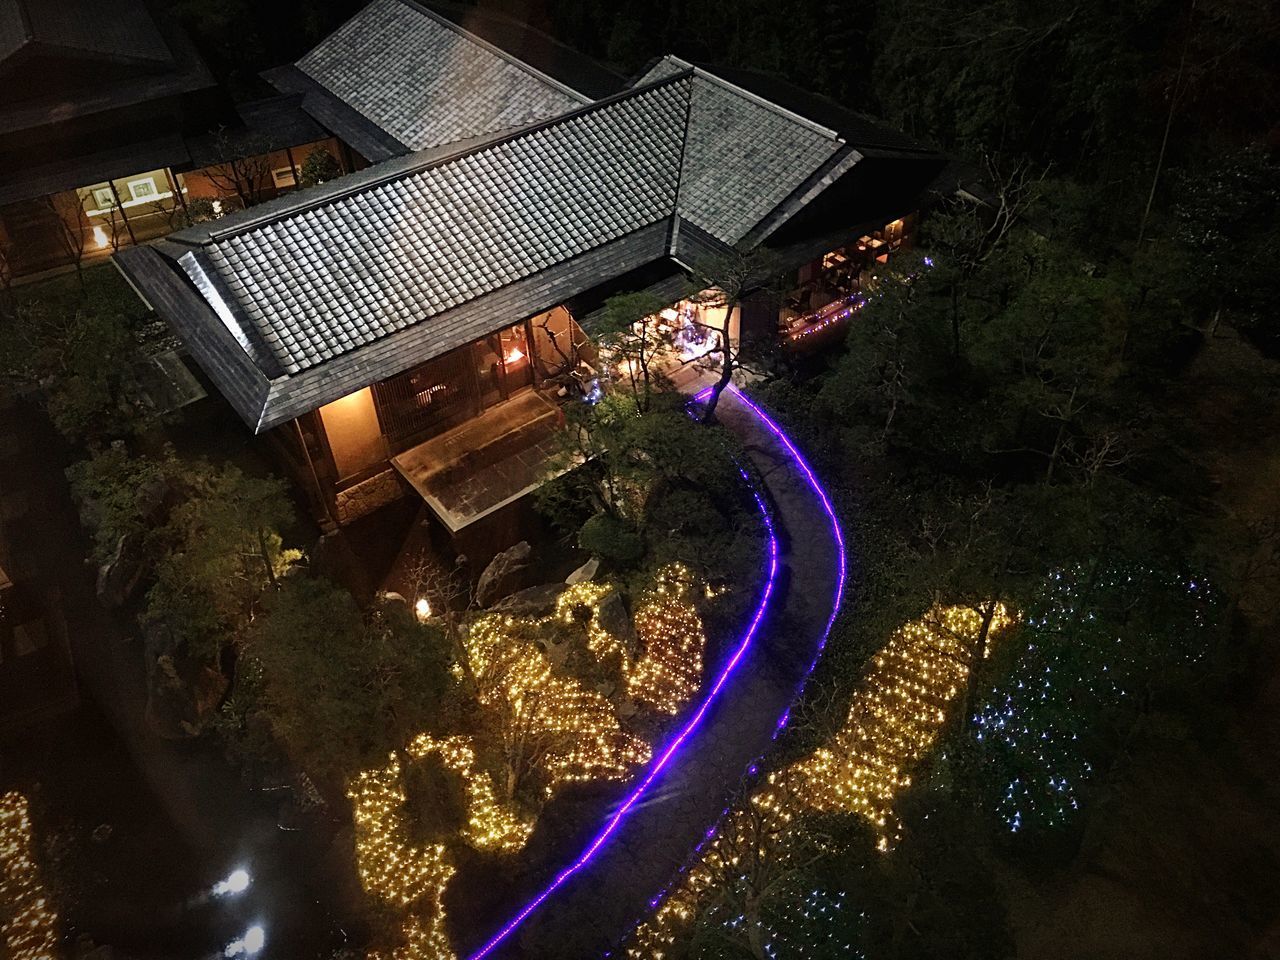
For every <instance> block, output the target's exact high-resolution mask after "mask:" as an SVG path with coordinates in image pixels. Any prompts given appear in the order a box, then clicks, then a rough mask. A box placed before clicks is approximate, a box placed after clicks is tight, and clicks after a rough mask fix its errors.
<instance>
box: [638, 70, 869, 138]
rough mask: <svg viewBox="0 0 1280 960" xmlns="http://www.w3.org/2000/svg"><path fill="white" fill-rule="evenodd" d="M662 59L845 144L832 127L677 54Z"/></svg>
mask: <svg viewBox="0 0 1280 960" xmlns="http://www.w3.org/2000/svg"><path fill="white" fill-rule="evenodd" d="M662 59H663V60H669V61H671V62H672V63H674V64H676V65H677V66H679V67H680V68H681V69H682V70H689V71H692V72H693V74H694V76H697V77H701V78H702V79H704V80H709V81H711V82H712V83H715V84H717V85H718V86H720V87H723V88H724V89H726V90H728V91H729V92H731V93H733V94H734V95H736V96H739V97H742V98H743V99H744V100H748V101H750V102H751V103H754V104H756V105H757V106H761V107H764V108H765V109H767V110H772V111H773V112H774V113H776V114H778V116H780V117H786V118H787V119H788V120H791V121H792V122H794V123H799V124H800V125H802V126H805V127H808V128H809V129H810V130H812V131H813V132H814V133H817V134H819V135H821V136H824V137H826V138H828V139H829V140H834V141H836V142H837V143H844V142H845V139H844V137H842V136H841V135H840V132H839V131H838V130H832V129H831V128H830V127H825V126H823V125H822V124H820V123H818V122H817V121H815V120H810V119H809V118H808V117H806V116H804V115H803V114H799V113H796V112H795V111H794V110H788V109H787V108H786V107H784V106H781V105H780V104H777V103H774V102H773V101H772V100H770V99H769V98H768V97H762V96H760V94H758V93H752V92H751V91H750V90H748V89H747V88H746V87H742V86H739V85H738V84H736V83H732V82H730V81H728V80H726V79H725V78H724V77H722V76H719V75H718V74H715V73H712V72H711V71H710V70H708V69H706V68H705V67H700V66H698V65H697V64H694V63H690V62H689V61H688V60H685V59H684V58H683V57H678V56H676V55H675V54H671V53H669V54H667V55H666V56H665V57H663V58H662ZM650 69H652V68H650Z"/></svg>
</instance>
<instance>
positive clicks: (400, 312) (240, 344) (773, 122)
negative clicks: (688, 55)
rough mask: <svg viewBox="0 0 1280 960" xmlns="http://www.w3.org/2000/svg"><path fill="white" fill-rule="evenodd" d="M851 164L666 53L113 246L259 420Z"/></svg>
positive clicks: (706, 237) (781, 199)
mask: <svg viewBox="0 0 1280 960" xmlns="http://www.w3.org/2000/svg"><path fill="white" fill-rule="evenodd" d="M0 2H3V0H0ZM396 5H403V4H402V3H401V0H375V2H374V4H372V5H371V6H370V8H368V10H369V11H377V10H381V9H389V8H394V7H395V6H396ZM410 9H411V8H410ZM449 29H452V28H449ZM863 165H864V161H863V158H862V155H861V153H860V152H859V151H857V150H855V149H854V145H852V144H850V143H848V142H846V138H844V137H842V136H840V135H839V134H837V133H836V132H834V131H832V130H829V129H827V128H825V127H823V126H821V125H820V124H818V123H815V122H813V121H812V120H810V119H807V118H805V117H802V116H800V115H798V114H796V113H794V112H791V111H789V110H787V109H785V108H782V107H780V106H777V105H776V104H773V103H770V102H769V101H766V100H764V99H762V98H761V97H760V96H758V95H756V94H754V93H752V92H750V91H748V90H746V89H744V88H742V87H739V86H735V85H733V84H731V83H728V82H726V81H724V80H722V79H720V78H717V77H715V76H712V75H711V74H709V73H706V72H705V71H702V70H700V69H695V68H692V67H690V66H689V65H688V64H685V63H684V62H683V61H680V60H676V59H674V58H668V59H667V60H665V61H662V62H661V63H659V64H658V66H657V67H655V69H654V70H653V71H651V72H650V74H649V76H647V77H646V78H645V80H644V81H642V82H641V83H639V84H637V85H635V86H633V87H632V88H631V89H629V90H627V91H626V92H624V93H622V94H619V95H617V96H615V97H611V98H608V99H606V100H602V101H599V102H598V103H594V104H591V105H589V106H585V107H579V108H575V109H573V110H569V111H566V112H564V113H563V114H561V115H559V116H557V117H556V118H554V119H551V120H547V121H544V122H541V123H537V124H534V125H528V126H525V127H523V128H522V129H520V130H517V131H515V132H511V133H503V134H501V135H490V136H487V137H485V136H481V137H476V138H472V139H471V140H470V141H469V142H460V143H453V144H451V145H448V146H440V147H436V148H434V149H428V150H423V151H420V152H418V153H416V154H411V155H406V156H397V157H394V158H392V159H389V160H386V161H385V162H382V163H379V164H376V165H374V166H371V167H369V168H367V169H365V170H362V171H360V172H358V173H355V174H352V175H349V176H347V177H344V178H339V179H337V180H334V181H332V182H330V183H328V184H325V185H323V186H321V187H317V188H314V189H312V190H307V191H301V192H299V193H296V194H290V195H288V196H286V197H282V198H280V199H278V200H276V201H272V202H269V203H267V204H263V205H261V206H258V207H254V208H251V209H249V210H246V211H243V212H241V213H238V214H232V215H231V216H230V217H227V218H225V219H222V220H218V221H214V222H211V223H206V224H202V225H200V226H198V227H193V228H190V229H188V230H186V231H183V232H181V233H178V234H174V235H172V236H171V237H169V238H168V240H166V241H163V242H161V243H160V244H159V246H158V247H155V248H150V249H139V250H125V251H122V252H121V253H120V254H119V255H117V259H118V261H119V262H120V263H121V265H122V267H123V268H124V269H125V270H126V271H127V272H129V274H130V276H131V277H133V279H134V282H135V283H136V284H137V285H138V287H139V289H141V290H143V292H144V293H145V294H147V295H148V296H150V297H153V298H154V301H155V302H156V303H157V309H159V310H161V312H162V313H164V314H165V315H166V316H169V314H175V316H171V317H170V320H171V322H173V323H174V325H175V327H177V328H178V329H179V331H180V332H181V333H182V335H183V339H184V340H185V341H186V342H187V343H188V344H189V345H191V347H192V350H193V351H194V352H195V353H196V354H197V358H198V359H200V360H201V363H202V365H205V367H206V370H207V371H208V372H209V373H210V376H212V377H213V379H214V380H215V382H216V383H217V384H218V386H219V389H220V390H222V391H223V393H224V395H226V396H227V397H228V398H229V399H230V400H231V401H232V403H233V404H234V405H235V406H236V409H237V410H239V411H240V413H241V414H242V416H244V417H245V419H246V421H248V422H249V423H250V424H252V425H254V427H255V429H258V430H263V429H267V428H269V427H271V426H274V425H276V424H279V423H282V422H285V421H287V420H288V419H290V418H291V417H295V416H298V415H300V414H302V413H305V412H306V411H308V410H312V409H315V408H316V407H317V406H319V405H321V404H323V403H327V402H329V401H331V400H334V399H337V398H339V397H341V396H344V395H346V394H347V393H350V392H351V391H353V390H358V389H360V388H361V387H364V386H367V385H369V384H370V383H373V382H376V381H378V380H382V379H385V378H386V377H389V376H393V375H395V374H397V373H400V372H402V371H403V370H406V369H409V368H410V367H412V366H414V365H416V364H418V363H421V362H423V361H425V360H427V359H430V358H431V357H433V356H437V355H439V354H441V353H444V352H446V351H447V350H450V349H452V348H454V347H457V346H460V345H462V344H464V343H467V342H469V341H471V340H474V339H476V338H477V337H480V336H483V335H485V334H488V333H491V332H492V331H493V330H494V329H497V328H498V327H500V326H502V325H504V324H507V323H510V322H512V321H513V320H518V319H519V318H521V317H525V316H530V315H532V314H534V313H537V312H539V311H540V310H544V309H547V308H548V307H550V306H553V305H554V304H556V303H560V302H564V300H565V299H567V298H571V297H574V296H577V295H579V294H582V293H584V292H585V291H588V290H592V289H595V288H598V287H599V286H600V284H601V283H603V282H605V281H607V280H609V279H610V278H614V277H619V276H623V275H625V274H628V272H634V271H638V270H641V269H642V268H645V267H647V266H651V265H653V264H655V263H657V262H660V261H663V260H668V259H674V260H675V261H677V262H680V261H683V262H692V259H693V258H697V257H703V256H709V255H712V254H714V253H717V252H721V251H723V250H725V249H726V248H728V247H731V246H734V245H739V244H741V245H743V246H745V247H751V246H755V245H757V244H759V243H760V242H762V240H763V238H765V237H767V236H769V235H770V233H771V232H772V231H774V230H776V229H777V228H778V227H779V225H782V224H786V223H788V222H789V221H790V219H791V218H792V217H793V216H794V215H795V214H796V213H797V212H798V211H799V210H801V209H802V208H804V207H805V206H806V205H807V204H809V202H810V201H811V200H812V199H813V198H814V197H816V196H818V195H820V194H822V193H823V192H824V191H826V190H827V189H828V187H830V186H831V185H832V184H833V183H835V182H836V181H838V180H841V178H844V177H845V175H846V173H848V172H850V171H853V170H855V169H857V168H860V167H861V166H863ZM855 205H856V204H855ZM849 213H850V215H851V214H852V213H853V211H849ZM838 217H845V212H844V211H843V208H842V210H841V212H840V213H839V214H838ZM166 311H167V312H166Z"/></svg>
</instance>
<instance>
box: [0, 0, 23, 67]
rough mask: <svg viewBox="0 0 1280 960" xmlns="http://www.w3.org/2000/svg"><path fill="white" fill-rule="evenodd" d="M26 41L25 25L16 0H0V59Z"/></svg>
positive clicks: (13, 51)
mask: <svg viewBox="0 0 1280 960" xmlns="http://www.w3.org/2000/svg"><path fill="white" fill-rule="evenodd" d="M26 42H27V25H26V24H25V23H23V22H22V10H21V9H20V8H19V7H18V0H0V60H4V59H5V58H6V57H8V56H10V55H11V54H14V53H17V52H18V51H19V50H21V49H22V48H23V46H25V45H26Z"/></svg>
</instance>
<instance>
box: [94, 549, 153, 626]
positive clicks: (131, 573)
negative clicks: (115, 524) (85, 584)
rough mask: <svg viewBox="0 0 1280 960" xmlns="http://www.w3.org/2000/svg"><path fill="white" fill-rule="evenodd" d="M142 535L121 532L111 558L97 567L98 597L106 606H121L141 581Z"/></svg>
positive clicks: (142, 565)
mask: <svg viewBox="0 0 1280 960" xmlns="http://www.w3.org/2000/svg"><path fill="white" fill-rule="evenodd" d="M143 573H144V564H143V558H142V537H141V536H139V535H138V534H135V533H126V534H123V535H122V536H121V537H120V539H119V540H117V541H116V550H115V553H114V554H112V555H111V559H110V560H108V561H107V562H106V563H104V564H103V565H102V566H100V567H99V568H98V599H99V600H100V601H102V604H103V606H105V607H108V608H115V607H123V606H124V605H125V604H126V603H128V602H129V601H130V600H132V599H133V596H134V594H135V593H136V592H137V590H138V586H139V585H140V584H141V583H142V575H143Z"/></svg>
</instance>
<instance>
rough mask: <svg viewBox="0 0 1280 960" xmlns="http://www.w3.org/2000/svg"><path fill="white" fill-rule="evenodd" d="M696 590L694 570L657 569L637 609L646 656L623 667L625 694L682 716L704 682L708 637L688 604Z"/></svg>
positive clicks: (663, 710) (675, 567) (638, 624)
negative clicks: (654, 578) (656, 576)
mask: <svg viewBox="0 0 1280 960" xmlns="http://www.w3.org/2000/svg"><path fill="white" fill-rule="evenodd" d="M694 588H695V583H694V580H693V577H692V575H691V574H690V572H689V571H688V570H687V569H686V568H684V567H682V566H680V565H678V564H671V565H669V566H667V567H664V568H663V569H662V570H661V571H659V573H658V578H657V581H656V583H655V584H654V586H653V588H652V589H651V590H649V592H648V593H647V594H646V596H645V597H644V598H643V599H642V600H641V602H640V605H639V607H638V608H637V609H636V617H635V623H636V633H637V634H638V635H639V637H640V643H641V645H642V647H643V649H644V653H643V655H642V656H641V657H640V659H639V660H638V661H636V662H635V663H634V664H633V663H631V662H629V661H628V662H627V663H626V664H625V671H624V672H625V674H626V680H627V693H628V694H629V695H630V696H631V698H632V699H634V700H635V701H636V702H638V703H641V704H644V705H645V706H647V707H651V708H652V709H654V710H658V711H660V712H662V713H668V714H673V715H674V714H676V713H679V712H680V709H681V708H682V707H683V706H684V705H685V704H686V703H688V702H689V701H690V700H691V699H692V698H693V695H694V694H695V693H697V692H698V685H699V683H701V681H702V658H703V653H704V651H705V648H706V645H707V638H706V634H705V633H704V632H703V628H702V618H701V617H700V616H699V615H698V611H697V608H696V607H694V605H693V603H692V602H690V597H691V595H692V592H693V590H694Z"/></svg>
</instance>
